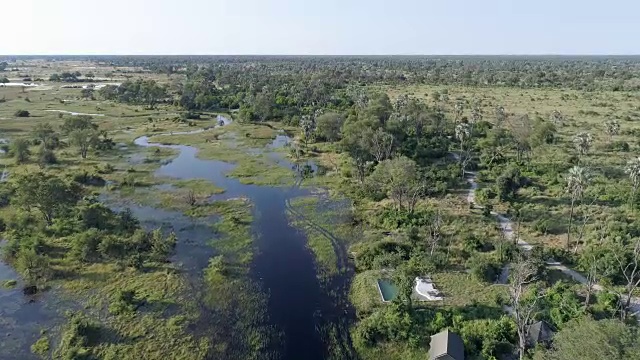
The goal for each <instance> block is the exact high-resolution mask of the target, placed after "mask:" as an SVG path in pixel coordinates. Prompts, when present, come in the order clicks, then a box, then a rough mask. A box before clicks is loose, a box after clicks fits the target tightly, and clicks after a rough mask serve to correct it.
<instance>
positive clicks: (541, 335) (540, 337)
mask: <svg viewBox="0 0 640 360" xmlns="http://www.w3.org/2000/svg"><path fill="white" fill-rule="evenodd" d="M553 334H554V331H553V328H552V327H551V325H549V323H548V322H546V321H544V320H543V321H538V322H537V323H533V324H531V325H529V328H528V329H527V339H528V340H529V342H530V343H531V345H535V344H537V343H540V342H545V341H550V340H551V339H552V338H553Z"/></svg>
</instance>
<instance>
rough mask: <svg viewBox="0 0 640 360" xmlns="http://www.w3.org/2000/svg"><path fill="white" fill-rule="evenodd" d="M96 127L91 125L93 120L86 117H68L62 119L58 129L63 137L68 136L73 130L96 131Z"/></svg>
mask: <svg viewBox="0 0 640 360" xmlns="http://www.w3.org/2000/svg"><path fill="white" fill-rule="evenodd" d="M96 129H98V125H96V124H94V123H93V118H92V117H91V116H88V115H78V116H69V117H66V118H65V119H64V123H63V124H62V126H61V127H60V130H62V133H63V134H64V135H69V134H70V133H71V132H72V131H74V130H96Z"/></svg>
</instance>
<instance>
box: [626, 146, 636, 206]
mask: <svg viewBox="0 0 640 360" xmlns="http://www.w3.org/2000/svg"><path fill="white" fill-rule="evenodd" d="M624 172H625V173H626V174H627V175H629V179H631V209H635V202H636V194H637V193H638V187H640V157H637V158H633V159H631V160H629V161H628V162H627V167H626V168H625V169H624Z"/></svg>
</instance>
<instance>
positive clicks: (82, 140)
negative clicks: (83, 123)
mask: <svg viewBox="0 0 640 360" xmlns="http://www.w3.org/2000/svg"><path fill="white" fill-rule="evenodd" d="M98 136H99V135H98V132H97V131H95V130H92V129H78V130H74V131H72V132H71V133H70V134H69V140H70V143H71V144H72V145H74V146H77V147H78V151H79V153H80V156H81V157H82V158H83V159H86V158H87V153H88V152H89V148H91V147H92V146H95V145H96V144H97V142H98Z"/></svg>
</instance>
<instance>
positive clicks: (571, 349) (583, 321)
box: [534, 317, 640, 360]
mask: <svg viewBox="0 0 640 360" xmlns="http://www.w3.org/2000/svg"><path fill="white" fill-rule="evenodd" d="M639 358H640V338H639V337H638V332H637V331H636V330H635V329H634V328H633V327H631V326H628V325H625V324H624V323H622V322H620V321H617V320H613V319H606V320H600V321H596V320H593V319H591V318H589V317H583V318H580V319H577V320H572V321H570V322H568V323H567V324H566V325H565V326H564V327H563V328H562V329H560V331H558V333H556V335H555V336H554V339H553V348H552V349H550V350H543V351H539V352H537V353H536V354H535V356H534V360H543V359H544V360H576V359H584V360H596V359H617V360H634V359H639Z"/></svg>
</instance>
